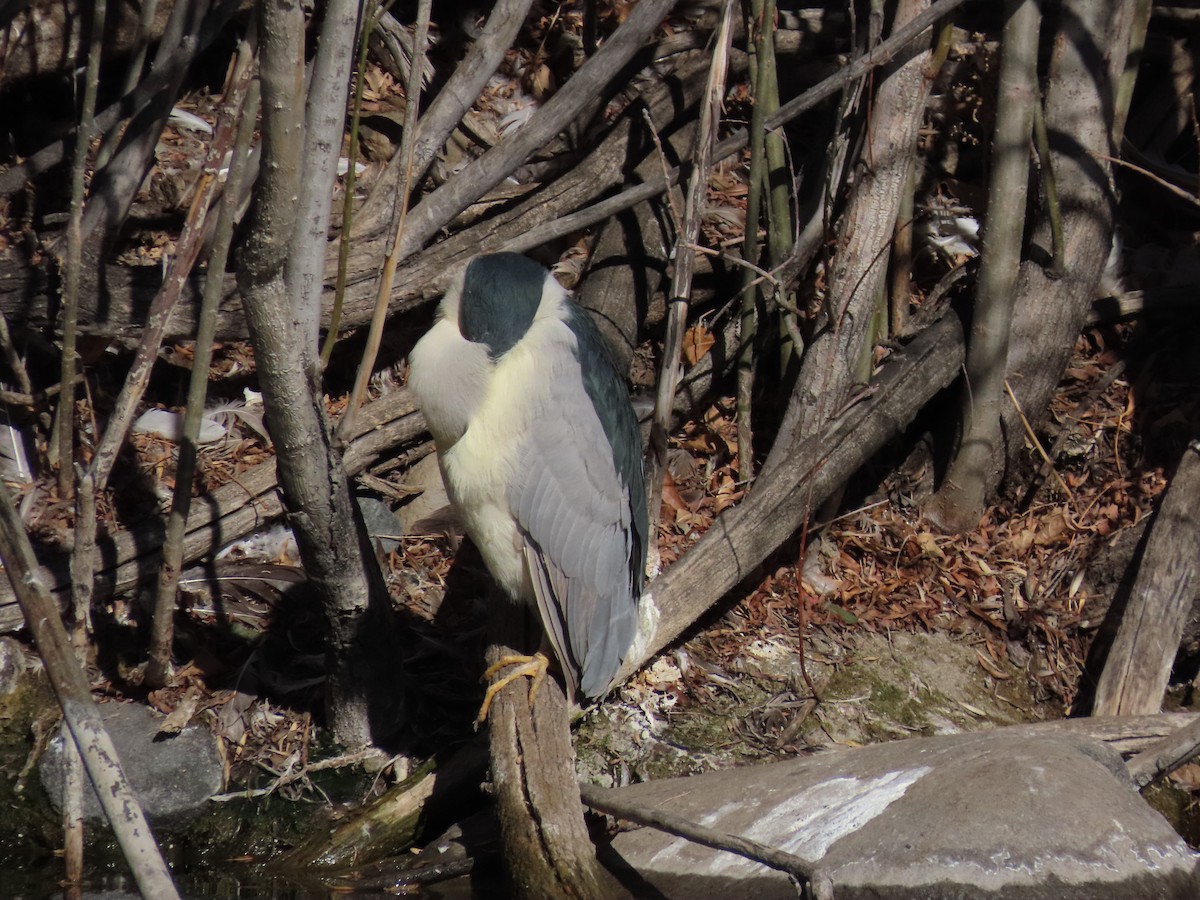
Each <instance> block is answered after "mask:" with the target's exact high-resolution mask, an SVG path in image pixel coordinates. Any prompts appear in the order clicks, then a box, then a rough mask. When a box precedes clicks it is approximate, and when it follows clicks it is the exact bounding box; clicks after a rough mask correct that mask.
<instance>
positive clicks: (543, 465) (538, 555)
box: [509, 376, 637, 697]
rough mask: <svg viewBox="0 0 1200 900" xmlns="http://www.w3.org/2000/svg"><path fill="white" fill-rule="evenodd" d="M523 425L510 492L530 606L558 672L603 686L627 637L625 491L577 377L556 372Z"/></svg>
mask: <svg viewBox="0 0 1200 900" xmlns="http://www.w3.org/2000/svg"><path fill="white" fill-rule="evenodd" d="M551 392H552V397H551V398H550V403H549V404H548V406H547V414H546V415H544V416H540V417H538V418H536V419H535V420H534V421H533V422H532V424H531V426H530V428H529V431H528V434H527V441H526V444H525V447H524V452H523V454H522V456H521V458H520V468H519V471H518V473H517V477H516V479H515V480H514V484H513V487H512V489H511V492H510V495H509V503H510V507H511V511H512V513H513V515H514V516H515V517H516V519H517V522H518V524H519V526H520V530H521V533H522V537H523V539H524V541H525V548H524V549H525V556H526V560H527V561H528V563H529V569H530V575H531V580H532V582H533V589H534V594H535V596H536V598H537V602H538V608H539V610H540V611H541V615H542V620H543V624H544V627H545V629H546V633H547V635H548V636H549V638H550V642H551V644H552V645H553V647H554V650H555V653H556V654H557V655H558V657H559V661H560V663H561V664H562V666H563V669H564V672H565V673H566V674H567V675H568V677H569V678H571V680H572V681H573V682H575V684H577V685H578V687H579V688H580V689H581V690H582V692H583V693H584V694H585V695H586V696H588V697H597V696H600V695H601V694H603V693H604V691H605V690H606V689H607V688H608V686H609V684H610V683H611V681H612V679H613V676H615V675H616V672H617V670H618V669H619V668H620V666H621V662H622V661H623V659H624V657H625V654H626V652H627V651H628V649H629V645H630V644H631V643H632V641H633V632H634V626H635V624H636V621H637V597H636V596H635V595H634V588H633V576H632V574H631V573H632V569H631V553H632V540H633V538H632V524H631V518H630V516H631V513H630V505H629V493H628V491H627V489H626V488H625V486H624V485H623V484H622V483H621V480H620V479H619V478H618V477H617V473H616V465H615V463H614V461H613V454H612V449H611V447H610V445H609V443H608V440H607V438H606V437H605V434H604V430H603V428H602V426H601V424H600V421H599V419H598V418H597V417H596V414H595V411H594V409H593V407H592V403H591V400H590V399H589V398H588V396H587V394H586V393H585V392H584V389H583V385H582V383H581V382H579V381H578V380H577V379H572V378H570V377H569V376H564V377H560V378H557V379H555V381H554V384H553V387H552V388H551Z"/></svg>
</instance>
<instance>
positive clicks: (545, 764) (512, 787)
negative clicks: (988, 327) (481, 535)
mask: <svg viewBox="0 0 1200 900" xmlns="http://www.w3.org/2000/svg"><path fill="white" fill-rule="evenodd" d="M490 612H491V615H490V619H491V628H490V633H491V635H492V642H493V643H492V646H491V647H489V649H488V653H487V661H488V664H489V665H490V664H492V663H494V662H496V661H497V660H499V659H500V658H501V657H503V656H511V655H512V654H514V653H517V652H520V651H517V650H513V649H511V648H512V647H521V646H523V645H525V643H526V641H524V639H523V633H524V628H525V624H524V623H525V620H526V618H527V617H526V614H525V613H526V610H525V609H524V608H523V607H518V606H515V605H513V604H512V603H510V602H509V601H508V600H507V599H503V598H499V597H493V599H492V604H491V610H490ZM529 688H530V682H529V680H528V679H526V678H523V677H522V678H518V679H517V680H516V681H514V682H512V683H510V684H508V685H507V686H506V687H504V689H503V690H501V691H500V692H499V693H498V694H497V695H496V697H495V700H494V701H493V702H492V707H491V711H490V712H489V714H488V720H487V723H488V732H489V740H490V744H491V758H492V784H493V786H494V792H495V801H496V810H497V813H498V814H499V817H500V834H501V838H502V841H503V847H504V865H505V869H506V871H507V873H508V877H509V880H510V881H511V887H512V890H513V896H515V897H518V898H521V900H542V898H547V897H556V898H558V897H561V898H564V900H567V898H571V900H575V898H579V900H583V898H596V900H599V898H603V897H610V896H612V895H613V894H614V892H615V890H616V888H615V884H614V883H613V882H612V881H611V879H610V877H609V876H608V874H607V873H606V872H605V871H604V870H603V869H602V868H601V866H600V864H599V863H598V862H597V861H596V850H595V847H593V846H592V841H591V838H590V837H589V836H588V830H587V825H586V823H585V822H584V819H583V806H582V804H581V803H580V800H579V785H578V783H577V781H576V778H575V750H574V748H573V747H572V746H571V724H570V718H569V713H568V710H567V701H566V697H565V696H564V695H563V691H562V688H561V687H560V686H559V683H558V681H557V679H556V678H555V676H554V675H553V674H547V675H546V678H545V679H544V680H543V681H542V683H541V686H540V687H539V688H538V691H537V696H536V699H535V702H533V703H532V704H531V703H530V702H529V701H528V692H529Z"/></svg>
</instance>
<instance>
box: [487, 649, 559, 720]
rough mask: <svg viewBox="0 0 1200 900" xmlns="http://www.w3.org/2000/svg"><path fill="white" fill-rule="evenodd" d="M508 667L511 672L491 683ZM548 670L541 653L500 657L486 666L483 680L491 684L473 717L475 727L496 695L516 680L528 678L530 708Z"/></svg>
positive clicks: (548, 666)
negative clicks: (477, 713) (476, 714)
mask: <svg viewBox="0 0 1200 900" xmlns="http://www.w3.org/2000/svg"><path fill="white" fill-rule="evenodd" d="M510 666H512V667H514V668H513V669H512V671H510V672H508V673H506V674H505V675H504V676H503V677H501V678H497V679H496V680H495V681H491V680H492V678H494V677H495V676H496V675H498V674H499V673H500V672H502V671H504V670H505V669H507V668H509V667H510ZM549 668H550V660H549V659H547V658H546V656H545V655H544V654H542V653H535V654H534V655H533V656H515V655H514V656H502V657H500V659H498V660H496V662H495V663H493V664H492V665H490V666H488V668H487V671H486V672H484V673H483V680H484V681H491V684H489V685H488V689H487V692H486V693H485V694H484V695H483V706H481V707H480V708H479V715H478V716H476V717H475V727H476V728H478V727H479V726H480V725H482V724H483V722H484V720H485V719H487V714H488V710H489V709H491V708H492V701H493V700H494V699H495V698H496V694H498V693H499V692H500V691H501V690H503V689H504V687H505V686H507V685H509V684H511V683H512V682H514V681H516V680H517V679H518V678H522V677H524V678H529V679H530V680H531V681H532V684H530V686H529V704H530V705H531V706H532V705H533V698H534V697H536V696H537V691H538V688H539V687H541V686H542V680H543V679H545V677H546V672H547V670H548V669H549Z"/></svg>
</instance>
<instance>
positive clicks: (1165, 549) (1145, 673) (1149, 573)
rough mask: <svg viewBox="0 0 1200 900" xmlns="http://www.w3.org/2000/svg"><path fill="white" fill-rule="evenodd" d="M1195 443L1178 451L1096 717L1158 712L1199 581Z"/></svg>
mask: <svg viewBox="0 0 1200 900" xmlns="http://www.w3.org/2000/svg"><path fill="white" fill-rule="evenodd" d="M1197 494H1200V443H1198V442H1193V443H1192V444H1191V445H1189V446H1188V448H1187V449H1186V450H1184V451H1183V458H1182V459H1181V460H1180V462H1179V468H1178V469H1177V470H1176V472H1175V476H1174V477H1173V478H1172V479H1171V483H1170V485H1169V486H1168V487H1167V490H1166V493H1165V494H1164V495H1163V499H1162V505H1161V506H1160V507H1159V509H1158V514H1157V515H1156V516H1155V517H1154V521H1153V522H1151V524H1150V538H1149V540H1148V541H1147V543H1146V550H1145V553H1143V554H1142V560H1141V562H1140V563H1139V564H1138V574H1137V580H1136V581H1135V582H1134V584H1133V590H1132V592H1131V593H1130V598H1129V604H1128V605H1127V606H1126V608H1125V610H1124V612H1123V613H1122V615H1121V624H1120V626H1119V628H1118V629H1117V636H1116V639H1115V640H1114V641H1113V645H1112V647H1111V648H1110V649H1109V651H1108V658H1107V661H1106V662H1105V664H1104V671H1103V672H1102V673H1101V675H1100V682H1099V684H1098V685H1097V686H1096V700H1095V703H1094V704H1093V712H1095V713H1096V714H1097V715H1113V716H1120V715H1144V714H1147V713H1155V712H1158V709H1159V707H1161V706H1162V699H1163V692H1164V691H1165V690H1166V688H1167V681H1168V679H1169V678H1170V675H1171V667H1172V665H1174V663H1175V655H1176V654H1177V653H1178V652H1179V643H1180V641H1181V640H1182V639H1183V629H1184V625H1186V624H1187V617H1188V613H1189V612H1190V611H1191V609H1192V602H1193V601H1194V600H1195V598H1196V592H1197V586H1198V584H1200V564H1198V560H1200V511H1198V510H1197V508H1196V496H1197Z"/></svg>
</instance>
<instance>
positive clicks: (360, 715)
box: [237, 0, 398, 749]
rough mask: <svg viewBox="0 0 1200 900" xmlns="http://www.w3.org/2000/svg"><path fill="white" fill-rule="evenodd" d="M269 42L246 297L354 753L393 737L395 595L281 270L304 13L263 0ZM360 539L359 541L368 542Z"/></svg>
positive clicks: (333, 687) (294, 162)
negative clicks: (376, 555)
mask: <svg viewBox="0 0 1200 900" xmlns="http://www.w3.org/2000/svg"><path fill="white" fill-rule="evenodd" d="M259 14H260V16H261V19H260V31H259V33H260V34H261V35H262V38H263V44H262V53H263V57H262V60H263V61H262V64H261V73H262V86H263V87H262V91H263V159H264V165H263V169H262V175H261V176H260V181H259V185H258V198H257V203H256V206H255V210H254V214H253V219H252V222H251V228H250V237H249V238H248V239H247V241H246V243H245V244H244V245H243V247H242V252H241V254H240V255H239V266H238V276H237V277H238V287H239V289H240V290H241V294H242V297H243V298H244V299H245V302H246V318H247V323H248V325H249V328H250V338H251V342H252V344H253V345H254V357H255V362H256V365H257V369H258V376H259V382H260V384H261V386H262V391H263V405H264V406H265V407H266V414H267V425H268V428H269V430H270V433H271V439H272V441H273V442H274V444H275V451H276V460H277V465H278V468H279V483H280V485H281V486H282V487H283V493H284V498H285V500H284V502H285V506H286V509H287V518H288V522H289V524H290V525H291V526H292V530H293V531H294V532H295V535H296V543H297V545H298V546H299V548H300V554H301V558H302V559H303V561H304V567H305V570H306V571H307V573H308V577H309V579H310V580H311V581H312V583H313V585H314V587H315V588H316V589H317V591H318V594H319V596H320V597H321V601H322V604H323V606H324V608H325V612H326V621H327V622H328V625H329V647H328V655H329V659H330V664H331V665H330V673H329V681H328V689H327V694H326V714H327V717H328V720H329V725H330V727H331V730H332V732H333V735H334V737H335V739H336V740H337V741H338V742H339V743H341V744H343V745H344V746H346V747H349V748H351V749H357V748H359V747H363V746H366V745H367V744H370V743H372V741H373V740H374V741H378V740H379V739H380V738H382V737H385V736H386V734H385V733H384V732H385V731H387V730H390V729H391V727H394V726H393V724H392V723H391V722H389V720H390V719H391V718H392V716H391V714H390V712H389V711H388V709H387V704H386V702H385V701H384V698H387V697H393V696H396V695H398V691H396V690H395V689H394V687H393V686H391V685H389V683H388V682H389V680H390V679H392V678H395V677H396V676H395V672H385V671H375V667H376V664H378V666H379V667H380V669H382V662H383V660H385V659H387V658H388V657H387V653H386V647H385V644H386V642H387V634H388V631H389V626H390V618H389V608H390V602H389V600H388V595H387V588H386V586H385V585H384V583H383V578H382V575H381V573H380V572H379V568H378V566H376V565H375V562H374V559H373V556H372V555H371V554H370V552H369V550H368V547H367V542H366V540H365V534H364V533H363V532H362V529H360V528H359V527H358V524H357V523H356V519H355V512H354V507H353V504H352V502H351V500H350V490H349V484H348V477H347V475H346V470H345V467H344V466H343V464H342V455H341V448H340V446H338V445H337V444H336V443H335V441H334V436H333V430H332V428H331V427H330V423H329V419H328V416H327V415H326V412H325V401H324V392H323V389H322V385H321V375H320V371H319V369H318V367H317V351H316V347H311V346H308V345H307V344H305V341H304V335H301V334H298V333H297V331H298V329H297V327H296V325H295V323H294V321H293V317H292V309H291V302H290V301H291V298H290V295H289V293H288V291H287V286H286V282H285V278H284V267H285V263H286V259H287V254H288V251H289V249H290V246H291V237H292V232H293V229H294V226H295V220H294V217H293V210H294V206H295V198H296V196H297V192H298V190H299V179H300V177H301V168H300V166H301V159H300V152H299V151H300V144H301V142H300V141H299V139H298V136H299V130H300V123H299V121H298V115H297V113H296V112H295V111H294V110H292V109H290V107H292V106H293V103H292V101H293V99H294V98H295V97H296V96H299V95H300V93H301V91H302V87H303V72H304V68H303V65H302V59H301V56H300V49H301V47H302V42H301V40H300V36H301V35H302V34H303V15H302V13H301V12H300V7H299V5H298V4H296V5H286V4H282V3H279V4H277V3H275V2H273V0H266V2H264V3H262V4H261V5H260V7H259ZM360 535H361V537H360Z"/></svg>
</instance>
